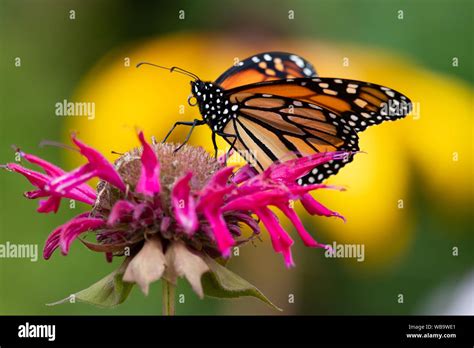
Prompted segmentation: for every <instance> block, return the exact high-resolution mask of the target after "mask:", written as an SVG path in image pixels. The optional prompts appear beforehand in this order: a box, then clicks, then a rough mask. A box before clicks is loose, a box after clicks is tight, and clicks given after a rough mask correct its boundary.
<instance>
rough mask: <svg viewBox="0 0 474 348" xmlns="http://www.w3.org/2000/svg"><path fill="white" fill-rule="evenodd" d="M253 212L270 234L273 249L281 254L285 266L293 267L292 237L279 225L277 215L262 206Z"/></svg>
mask: <svg viewBox="0 0 474 348" xmlns="http://www.w3.org/2000/svg"><path fill="white" fill-rule="evenodd" d="M255 213H256V214H257V215H258V217H259V218H260V219H261V220H262V223H263V224H264V225H265V228H266V229H267V231H268V233H269V234H270V238H271V240H272V245H273V249H274V250H275V251H276V252H277V253H281V254H282V255H283V258H284V260H285V265H286V267H288V268H290V267H293V266H294V265H295V263H294V261H293V256H292V255H291V246H292V245H293V239H291V237H290V236H289V235H288V233H286V231H285V230H284V229H283V227H281V225H280V223H279V221H278V219H277V217H276V216H275V214H273V212H272V211H271V210H270V209H268V208H262V209H259V210H257V211H256V212H255Z"/></svg>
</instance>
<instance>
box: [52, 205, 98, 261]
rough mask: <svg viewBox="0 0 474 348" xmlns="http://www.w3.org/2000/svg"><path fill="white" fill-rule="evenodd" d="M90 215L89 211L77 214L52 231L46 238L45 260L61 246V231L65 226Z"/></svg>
mask: <svg viewBox="0 0 474 348" xmlns="http://www.w3.org/2000/svg"><path fill="white" fill-rule="evenodd" d="M88 215H89V213H82V214H79V215H77V216H75V217H74V218H72V219H71V220H69V221H68V222H66V223H65V224H63V225H61V226H59V227H57V228H56V229H55V230H54V231H53V232H51V234H50V235H49V236H48V238H47V239H46V242H45V245H44V249H43V258H44V259H45V260H48V259H49V258H50V257H51V255H52V253H53V252H54V250H56V249H57V247H58V246H59V237H60V236H61V232H62V230H63V229H64V228H65V227H67V226H68V225H69V224H71V223H73V222H74V221H76V220H77V219H81V218H84V217H87V216H88Z"/></svg>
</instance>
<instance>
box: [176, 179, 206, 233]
mask: <svg viewBox="0 0 474 348" xmlns="http://www.w3.org/2000/svg"><path fill="white" fill-rule="evenodd" d="M191 178H192V173H191V172H189V173H187V174H186V175H185V176H183V177H182V178H180V179H178V181H177V182H176V183H175V184H174V186H173V191H172V193H171V205H172V207H173V212H174V215H175V218H176V220H177V221H178V223H179V224H180V225H181V226H182V227H183V229H184V231H185V232H186V233H187V234H188V235H192V234H194V232H196V230H197V228H198V227H199V221H198V217H197V213H196V202H195V201H194V198H193V197H192V196H191V188H190V186H189V181H190V180H191Z"/></svg>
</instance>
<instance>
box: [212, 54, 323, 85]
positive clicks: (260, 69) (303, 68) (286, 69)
mask: <svg viewBox="0 0 474 348" xmlns="http://www.w3.org/2000/svg"><path fill="white" fill-rule="evenodd" d="M315 76H317V75H316V71H315V70H314V67H313V66H312V65H311V63H309V62H308V61H307V60H305V59H303V58H301V57H300V56H297V55H295V54H291V53H285V52H266V53H261V54H257V55H254V56H252V57H249V58H247V59H244V60H243V61H240V62H237V63H236V65H235V66H234V67H232V68H230V69H229V70H227V71H226V72H224V73H223V74H222V75H221V76H220V77H219V78H218V79H217V80H216V81H215V83H216V84H218V85H220V86H221V87H222V88H225V89H231V88H235V87H239V86H244V85H250V84H254V83H257V82H264V81H273V80H281V79H287V78H296V77H315Z"/></svg>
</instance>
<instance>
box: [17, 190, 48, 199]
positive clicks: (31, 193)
mask: <svg viewBox="0 0 474 348" xmlns="http://www.w3.org/2000/svg"><path fill="white" fill-rule="evenodd" d="M23 195H24V196H25V197H26V198H28V199H35V198H42V197H48V196H49V193H48V192H46V191H43V190H34V191H27V192H25V193H24V194H23Z"/></svg>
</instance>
